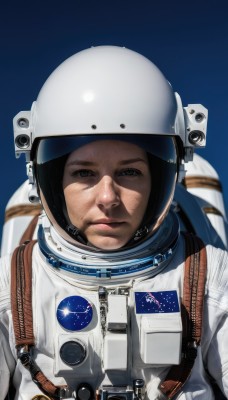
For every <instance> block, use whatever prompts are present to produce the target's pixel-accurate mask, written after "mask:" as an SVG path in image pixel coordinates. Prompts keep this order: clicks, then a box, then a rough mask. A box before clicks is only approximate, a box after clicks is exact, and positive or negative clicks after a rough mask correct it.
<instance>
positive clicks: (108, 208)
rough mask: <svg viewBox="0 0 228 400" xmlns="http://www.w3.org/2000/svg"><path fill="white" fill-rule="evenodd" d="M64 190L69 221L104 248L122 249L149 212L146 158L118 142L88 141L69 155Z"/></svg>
mask: <svg viewBox="0 0 228 400" xmlns="http://www.w3.org/2000/svg"><path fill="white" fill-rule="evenodd" d="M63 190H64V196H65V201H66V207H67V212H68V216H69V218H70V221H71V223H72V224H73V225H74V226H76V227H77V228H78V229H80V231H81V232H83V233H84V235H85V236H86V238H87V240H88V242H89V243H91V244H92V245H94V246H96V247H98V248H100V249H104V250H115V249H119V248H121V247H122V246H124V245H125V244H126V243H127V242H128V241H129V240H130V239H131V237H132V236H133V235H134V233H135V232H136V230H137V229H138V228H139V226H140V224H141V222H142V219H143V216H144V214H145V211H146V208H147V204H148V200H149V195H150V190H151V178H150V170H149V163H148V159H147V154H146V152H145V151H144V150H143V149H142V148H140V147H138V146H137V145H135V144H132V143H128V142H123V141H119V140H109V141H107V140H99V141H94V142H92V143H89V144H87V145H85V146H82V147H80V148H79V149H77V150H75V151H74V152H72V153H71V154H70V155H69V157H68V159H67V161H66V164H65V168H64V176H63Z"/></svg>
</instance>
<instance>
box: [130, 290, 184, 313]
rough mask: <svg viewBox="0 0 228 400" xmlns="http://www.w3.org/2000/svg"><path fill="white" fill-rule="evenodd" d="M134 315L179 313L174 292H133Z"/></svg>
mask: <svg viewBox="0 0 228 400" xmlns="http://www.w3.org/2000/svg"><path fill="white" fill-rule="evenodd" d="M135 304H136V314H160V313H175V312H179V311H180V307H179V301H178V297H177V292H176V290H164V291H162V292H135Z"/></svg>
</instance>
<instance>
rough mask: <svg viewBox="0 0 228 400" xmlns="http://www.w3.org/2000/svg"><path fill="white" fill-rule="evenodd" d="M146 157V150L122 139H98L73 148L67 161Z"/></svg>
mask: <svg viewBox="0 0 228 400" xmlns="http://www.w3.org/2000/svg"><path fill="white" fill-rule="evenodd" d="M135 157H138V158H142V159H143V160H145V159H146V158H147V155H146V151H145V150H144V149H142V148H141V147H139V146H137V145H136V144H133V143H129V142H125V141H122V140H98V141H94V142H91V143H88V144H86V145H84V146H81V147H79V148H78V149H76V150H74V151H73V152H72V153H71V154H70V155H69V157H68V160H67V161H68V162H71V161H73V160H81V159H82V160H87V159H88V160H93V159H98V160H100V161H102V160H107V161H111V160H116V161H119V160H122V159H131V158H135Z"/></svg>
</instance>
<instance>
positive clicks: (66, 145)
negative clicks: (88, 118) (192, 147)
mask: <svg viewBox="0 0 228 400" xmlns="http://www.w3.org/2000/svg"><path fill="white" fill-rule="evenodd" d="M98 140H120V141H123V142H128V143H133V144H136V145H137V146H139V147H141V148H143V149H144V150H145V151H146V152H148V153H150V154H152V155H154V156H156V157H158V158H160V159H162V160H164V161H167V162H169V163H176V161H177V155H176V147H175V143H174V138H173V137H171V136H160V135H159V136H158V135H129V134H128V135H118V134H116V135H80V136H78V135H77V136H65V137H62V136H61V137H51V138H47V139H41V140H40V142H39V144H38V148H37V157H36V158H37V164H44V163H46V162H47V161H51V160H54V159H56V158H59V157H62V156H64V155H66V154H70V153H72V152H73V151H75V150H76V149H78V148H79V147H82V146H85V145H86V144H89V143H91V142H94V141H98Z"/></svg>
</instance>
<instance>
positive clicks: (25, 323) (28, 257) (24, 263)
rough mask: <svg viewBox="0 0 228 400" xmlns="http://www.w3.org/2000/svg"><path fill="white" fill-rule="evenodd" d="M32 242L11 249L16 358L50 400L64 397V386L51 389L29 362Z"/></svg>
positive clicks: (31, 331) (33, 363) (31, 347)
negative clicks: (12, 251)
mask: <svg viewBox="0 0 228 400" xmlns="http://www.w3.org/2000/svg"><path fill="white" fill-rule="evenodd" d="M35 243H36V241H35V240H32V241H30V242H25V243H24V244H22V245H20V246H19V247H17V248H16V249H15V250H14V253H13V256H12V263H11V307H12V316H13V326H14V334H15V342H16V349H17V356H18V358H19V359H20V361H21V363H22V364H23V366H24V367H25V368H26V369H28V370H29V372H30V374H31V377H32V380H33V381H34V382H35V383H36V384H37V386H38V387H39V388H40V390H41V391H42V392H43V393H44V394H46V395H47V396H49V397H50V399H61V398H64V397H66V396H68V393H67V392H68V391H67V388H66V387H65V386H62V387H58V386H55V385H54V384H53V383H52V382H51V381H50V380H49V379H48V378H47V377H46V376H45V375H44V374H43V372H42V371H41V370H40V368H39V367H38V365H37V364H36V362H35V361H34V359H33V355H32V349H33V348H34V346H35V338H34V333H33V313H32V268H31V267H32V251H33V246H34V244H35Z"/></svg>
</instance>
